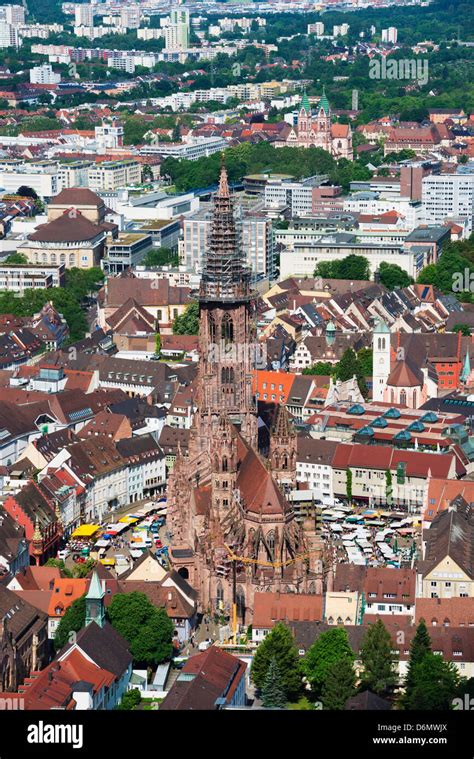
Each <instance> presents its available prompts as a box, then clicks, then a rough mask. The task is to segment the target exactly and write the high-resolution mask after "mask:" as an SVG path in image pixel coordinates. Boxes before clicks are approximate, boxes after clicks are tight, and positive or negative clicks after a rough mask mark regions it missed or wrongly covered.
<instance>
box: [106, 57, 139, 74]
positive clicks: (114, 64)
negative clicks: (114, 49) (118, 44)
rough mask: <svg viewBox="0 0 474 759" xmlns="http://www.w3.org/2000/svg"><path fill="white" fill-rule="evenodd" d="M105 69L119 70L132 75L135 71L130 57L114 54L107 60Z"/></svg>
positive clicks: (133, 62)
mask: <svg viewBox="0 0 474 759" xmlns="http://www.w3.org/2000/svg"><path fill="white" fill-rule="evenodd" d="M107 67H108V68H109V69H119V70H120V71H126V72H127V74H133V73H134V71H135V61H134V60H133V58H132V56H131V55H123V54H122V53H114V54H113V55H110V56H109V57H108V58H107Z"/></svg>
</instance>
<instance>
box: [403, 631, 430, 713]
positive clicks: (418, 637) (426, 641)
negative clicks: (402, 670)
mask: <svg viewBox="0 0 474 759" xmlns="http://www.w3.org/2000/svg"><path fill="white" fill-rule="evenodd" d="M430 652H431V638H430V636H429V633H428V629H427V627H426V623H425V620H424V619H421V620H420V622H419V624H418V627H417V628H416V632H415V635H414V636H413V640H412V642H411V646H410V659H409V661H408V669H407V673H406V677H405V682H404V686H405V693H404V695H403V697H402V703H405V704H407V703H409V701H410V699H411V697H412V695H413V690H414V688H415V685H416V682H415V670H416V667H417V666H418V664H420V663H421V662H422V661H423V658H424V657H425V655H426V654H428V653H430Z"/></svg>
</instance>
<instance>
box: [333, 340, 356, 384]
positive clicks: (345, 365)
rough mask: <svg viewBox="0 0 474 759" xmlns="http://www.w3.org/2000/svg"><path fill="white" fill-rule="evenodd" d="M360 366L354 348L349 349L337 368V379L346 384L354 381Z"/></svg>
mask: <svg viewBox="0 0 474 759" xmlns="http://www.w3.org/2000/svg"><path fill="white" fill-rule="evenodd" d="M358 371H359V366H358V363H357V356H356V353H355V351H353V350H352V348H347V350H345V351H344V353H343V354H342V358H341V360H340V361H339V363H338V365H337V368H336V377H337V379H339V380H341V381H342V382H346V381H347V380H349V379H352V377H353V376H354V375H357V373H358Z"/></svg>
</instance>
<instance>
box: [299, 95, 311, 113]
mask: <svg viewBox="0 0 474 759" xmlns="http://www.w3.org/2000/svg"><path fill="white" fill-rule="evenodd" d="M301 108H304V110H305V111H306V113H311V106H310V104H309V100H308V95H307V94H306V90H305V91H304V92H303V97H302V98H301V106H300V109H301Z"/></svg>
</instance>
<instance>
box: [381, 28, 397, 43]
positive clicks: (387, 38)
mask: <svg viewBox="0 0 474 759" xmlns="http://www.w3.org/2000/svg"><path fill="white" fill-rule="evenodd" d="M397 37H398V30H397V27H396V26H389V27H388V29H382V42H390V43H391V44H392V45H396V44H397Z"/></svg>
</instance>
